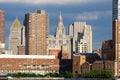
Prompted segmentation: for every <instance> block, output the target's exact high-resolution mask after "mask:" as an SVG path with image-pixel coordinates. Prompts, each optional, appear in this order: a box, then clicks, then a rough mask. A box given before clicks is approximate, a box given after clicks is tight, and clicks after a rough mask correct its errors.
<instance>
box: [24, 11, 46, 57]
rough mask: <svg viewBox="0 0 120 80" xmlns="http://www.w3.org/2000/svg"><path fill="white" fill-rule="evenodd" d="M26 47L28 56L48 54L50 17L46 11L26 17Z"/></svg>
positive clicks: (29, 14) (28, 14)
mask: <svg viewBox="0 0 120 80" xmlns="http://www.w3.org/2000/svg"><path fill="white" fill-rule="evenodd" d="M24 25H25V39H26V40H25V45H26V54H28V55H46V54H47V40H46V39H47V35H48V30H47V29H48V15H47V14H46V12H45V11H44V10H37V12H36V13H27V14H26V15H25V21H24Z"/></svg>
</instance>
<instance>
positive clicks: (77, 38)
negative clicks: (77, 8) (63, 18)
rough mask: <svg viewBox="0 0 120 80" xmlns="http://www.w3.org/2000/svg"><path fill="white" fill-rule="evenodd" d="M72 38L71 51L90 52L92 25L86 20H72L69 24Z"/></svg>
mask: <svg viewBox="0 0 120 80" xmlns="http://www.w3.org/2000/svg"><path fill="white" fill-rule="evenodd" d="M69 35H70V37H71V38H72V51H73V52H75V53H76V52H77V53H91V52H92V27H91V26H90V25H87V24H86V22H74V23H73V24H71V25H70V26H69Z"/></svg>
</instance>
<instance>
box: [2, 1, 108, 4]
mask: <svg viewBox="0 0 120 80" xmlns="http://www.w3.org/2000/svg"><path fill="white" fill-rule="evenodd" d="M103 1H104V2H105V1H109V0H59V1H58V0H0V2H9V3H10V2H11V3H14V2H21V3H27V4H68V3H69V4H73V3H80V4H81V3H90V2H96V3H99V2H103Z"/></svg>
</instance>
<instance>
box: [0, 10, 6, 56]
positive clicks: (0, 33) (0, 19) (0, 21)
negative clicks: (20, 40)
mask: <svg viewBox="0 0 120 80" xmlns="http://www.w3.org/2000/svg"><path fill="white" fill-rule="evenodd" d="M4 27H5V20H4V11H2V10H0V54H4V49H5V39H4V38H5V35H4V31H5V30H4Z"/></svg>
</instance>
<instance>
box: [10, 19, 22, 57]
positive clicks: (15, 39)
mask: <svg viewBox="0 0 120 80" xmlns="http://www.w3.org/2000/svg"><path fill="white" fill-rule="evenodd" d="M20 44H21V24H20V21H19V20H18V17H16V18H15V20H14V22H13V23H12V25H11V28H10V35H9V46H8V47H9V50H11V51H12V54H13V55H17V54H18V49H17V46H18V45H20Z"/></svg>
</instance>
